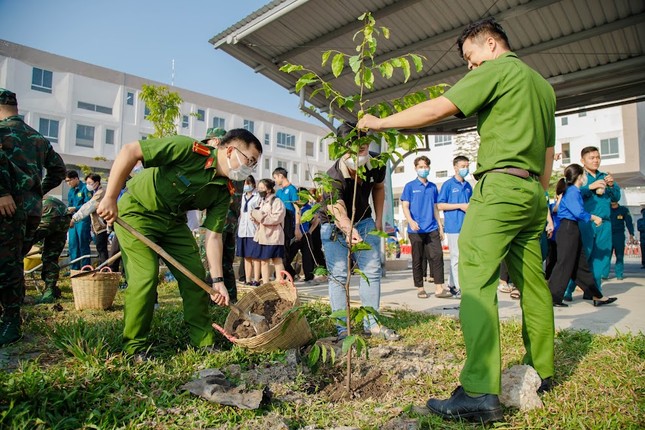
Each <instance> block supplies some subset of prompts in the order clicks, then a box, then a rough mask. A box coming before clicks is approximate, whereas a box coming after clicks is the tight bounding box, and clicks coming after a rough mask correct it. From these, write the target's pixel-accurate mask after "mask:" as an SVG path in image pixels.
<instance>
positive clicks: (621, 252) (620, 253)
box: [603, 232, 626, 278]
mask: <svg viewBox="0 0 645 430" xmlns="http://www.w3.org/2000/svg"><path fill="white" fill-rule="evenodd" d="M625 239H626V238H625V233H624V232H623V234H620V233H612V234H611V248H612V249H611V252H612V254H616V265H615V266H614V271H615V272H616V277H617V278H622V277H624V274H625ZM609 258H610V260H609V262H610V264H611V255H610V256H609ZM603 276H604V277H605V278H608V277H609V267H608V268H607V271H606V272H605V273H603Z"/></svg>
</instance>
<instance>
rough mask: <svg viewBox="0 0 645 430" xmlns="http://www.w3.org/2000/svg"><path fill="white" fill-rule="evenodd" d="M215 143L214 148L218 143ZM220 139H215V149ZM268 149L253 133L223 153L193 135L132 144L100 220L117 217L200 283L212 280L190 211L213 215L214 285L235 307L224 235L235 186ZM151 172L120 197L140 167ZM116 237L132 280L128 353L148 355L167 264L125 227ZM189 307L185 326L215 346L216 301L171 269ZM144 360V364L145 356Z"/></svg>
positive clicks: (226, 145)
mask: <svg viewBox="0 0 645 430" xmlns="http://www.w3.org/2000/svg"><path fill="white" fill-rule="evenodd" d="M211 142H212V143H211ZM213 143H215V144H216V141H213V140H211V141H209V145H210V144H213ZM261 154H262V144H261V143H260V142H259V141H258V139H257V138H256V137H255V136H254V135H253V134H252V133H251V132H249V131H247V130H244V129H235V130H231V131H229V132H228V133H227V134H226V135H225V136H224V137H223V138H222V139H221V141H220V142H219V145H217V147H211V146H207V145H204V144H202V143H200V142H196V141H194V140H193V139H192V138H190V137H186V136H172V137H167V138H160V139H146V140H142V141H138V142H132V143H128V144H127V145H124V147H123V149H122V150H121V151H120V152H119V154H118V156H117V158H116V160H115V161H114V165H113V166H112V170H111V172H110V181H109V183H108V187H107V191H106V193H105V197H104V198H103V200H102V201H101V203H100V204H99V207H98V210H97V212H98V214H99V216H101V217H103V219H105V220H106V221H107V222H108V223H113V222H114V221H115V220H116V218H117V216H118V215H119V214H120V217H121V218H122V219H123V221H125V222H127V223H128V224H130V225H131V226H132V227H134V228H135V229H136V230H138V231H139V232H141V233H142V234H144V235H145V236H147V237H148V238H149V239H151V240H152V241H154V242H155V243H157V244H158V245H159V246H161V247H162V248H163V249H164V250H165V251H166V252H168V253H169V254H170V255H171V256H173V257H174V258H175V259H177V260H178V261H179V262H180V263H181V264H182V265H184V266H185V267H186V268H187V269H188V270H189V271H191V272H192V273H194V274H195V275H196V276H198V277H199V278H202V279H204V278H205V276H206V273H205V270H204V266H203V265H202V262H201V259H200V257H199V250H198V247H197V243H196V242H195V238H194V236H193V235H192V233H191V231H190V229H189V228H188V225H187V224H186V222H187V220H186V212H187V211H188V210H192V209H199V210H206V211H207V214H206V218H205V220H204V222H203V227H205V228H206V229H208V230H210V231H211V232H212V233H213V234H209V235H208V236H207V239H206V254H207V259H208V264H209V268H210V275H211V278H212V281H213V294H212V295H211V298H212V299H213V300H214V301H215V302H216V303H217V304H218V305H227V304H228V303H229V296H228V292H227V291H226V288H225V286H224V282H223V281H224V279H223V277H222V276H223V271H222V251H223V245H222V232H223V231H224V224H225V222H226V212H227V210H228V206H229V203H230V199H231V191H230V190H231V188H232V184H231V183H230V181H229V178H230V179H232V180H244V178H246V177H247V176H248V175H249V174H250V173H251V172H252V169H253V167H254V166H255V165H256V164H257V162H258V159H259V158H260V155H261ZM138 161H141V162H142V163H143V166H144V169H143V171H141V172H140V173H138V174H137V175H136V176H134V177H133V178H132V179H130V181H128V189H127V191H126V192H125V193H124V194H123V195H122V197H121V198H120V199H119V203H118V209H117V203H116V200H117V197H118V195H119V192H120V190H121V188H122V187H123V184H124V182H125V180H126V178H127V176H128V174H129V173H130V172H131V171H132V168H133V167H134V166H135V164H136V163H137V162H138ZM115 231H116V234H117V236H118V238H119V243H120V245H121V252H122V253H123V261H124V265H125V272H126V277H127V281H128V288H127V290H126V293H125V313H124V320H125V321H124V329H123V341H124V347H123V348H124V350H125V352H126V353H128V354H141V355H143V357H145V352H144V351H145V350H146V348H147V336H148V333H149V331H150V324H151V321H152V316H153V312H154V302H155V292H156V287H157V279H158V272H159V261H158V260H159V259H158V256H157V255H156V254H155V252H154V251H153V250H152V249H150V248H148V247H147V246H146V245H145V244H143V242H141V241H139V240H138V239H136V238H134V237H133V236H132V235H131V234H130V233H128V232H127V231H126V230H124V229H123V228H122V227H121V226H119V225H118V224H117V225H115ZM169 267H170V270H171V272H172V274H173V275H174V276H175V278H176V279H177V282H178V285H179V291H180V293H181V296H182V299H183V302H184V320H185V322H186V324H187V325H188V331H189V336H190V341H191V343H192V344H193V345H194V346H197V347H205V346H209V345H212V344H213V330H212V328H211V322H210V321H209V313H208V306H209V297H208V294H206V292H204V291H203V290H202V289H201V288H199V287H198V286H197V285H195V283H193V282H192V281H190V279H188V277H186V276H185V275H184V274H183V273H181V272H180V271H179V270H177V269H176V268H174V267H172V266H170V265H169ZM143 357H142V358H143Z"/></svg>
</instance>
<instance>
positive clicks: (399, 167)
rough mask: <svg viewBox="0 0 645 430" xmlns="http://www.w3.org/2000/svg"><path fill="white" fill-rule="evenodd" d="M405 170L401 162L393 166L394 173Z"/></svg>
mask: <svg viewBox="0 0 645 430" xmlns="http://www.w3.org/2000/svg"><path fill="white" fill-rule="evenodd" d="M404 171H405V166H404V165H403V164H399V165H398V166H396V167H395V168H394V173H403V172H404Z"/></svg>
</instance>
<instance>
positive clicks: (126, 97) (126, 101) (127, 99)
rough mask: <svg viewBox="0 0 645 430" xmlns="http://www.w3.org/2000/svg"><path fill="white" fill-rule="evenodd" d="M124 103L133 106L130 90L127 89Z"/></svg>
mask: <svg viewBox="0 0 645 430" xmlns="http://www.w3.org/2000/svg"><path fill="white" fill-rule="evenodd" d="M125 103H126V104H127V105H128V106H134V93H133V92H131V91H128V94H127V95H126V96H125Z"/></svg>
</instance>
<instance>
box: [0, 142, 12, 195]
mask: <svg viewBox="0 0 645 430" xmlns="http://www.w3.org/2000/svg"><path fill="white" fill-rule="evenodd" d="M8 195H11V170H10V166H9V158H7V156H6V155H5V153H4V151H2V150H0V197H4V196H8Z"/></svg>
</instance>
